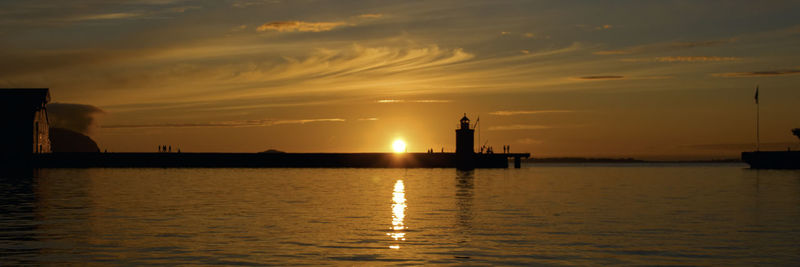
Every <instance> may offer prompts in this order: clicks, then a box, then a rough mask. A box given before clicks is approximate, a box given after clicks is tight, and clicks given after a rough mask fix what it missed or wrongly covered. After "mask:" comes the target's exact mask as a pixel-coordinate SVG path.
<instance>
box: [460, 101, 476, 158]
mask: <svg viewBox="0 0 800 267" xmlns="http://www.w3.org/2000/svg"><path fill="white" fill-rule="evenodd" d="M460 122H461V127H460V128H458V129H456V168H458V169H462V170H471V169H474V168H475V164H474V163H475V162H474V161H475V150H474V149H475V148H474V147H475V145H474V144H475V129H470V128H469V118H467V114H466V113H464V117H463V118H461V121H460Z"/></svg>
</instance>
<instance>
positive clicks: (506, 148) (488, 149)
mask: <svg viewBox="0 0 800 267" xmlns="http://www.w3.org/2000/svg"><path fill="white" fill-rule="evenodd" d="M484 151H486V154H494V148H493V147H491V146H482V147H481V152H480V153H481V154H483V152H484ZM503 153H511V146H509V145H504V146H503Z"/></svg>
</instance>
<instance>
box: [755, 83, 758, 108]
mask: <svg viewBox="0 0 800 267" xmlns="http://www.w3.org/2000/svg"><path fill="white" fill-rule="evenodd" d="M755 98H756V104H758V85H756V96H755Z"/></svg>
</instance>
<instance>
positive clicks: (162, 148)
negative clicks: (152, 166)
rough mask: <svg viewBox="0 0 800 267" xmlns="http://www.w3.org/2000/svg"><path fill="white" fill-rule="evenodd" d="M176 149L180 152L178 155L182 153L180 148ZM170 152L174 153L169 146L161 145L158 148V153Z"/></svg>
mask: <svg viewBox="0 0 800 267" xmlns="http://www.w3.org/2000/svg"><path fill="white" fill-rule="evenodd" d="M175 149H176V150H177V151H178V153H181V149H180V148H177V147H176V148H175ZM170 152H172V146H168V145H160V146H158V153H170Z"/></svg>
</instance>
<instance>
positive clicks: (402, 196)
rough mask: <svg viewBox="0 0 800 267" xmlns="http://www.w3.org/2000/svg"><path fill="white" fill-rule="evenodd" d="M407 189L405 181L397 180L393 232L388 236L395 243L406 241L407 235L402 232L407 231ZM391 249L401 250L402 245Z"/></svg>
mask: <svg viewBox="0 0 800 267" xmlns="http://www.w3.org/2000/svg"><path fill="white" fill-rule="evenodd" d="M405 192H406V187H405V185H404V184H403V180H397V182H395V184H394V192H392V228H391V229H392V232H391V233H386V235H388V236H390V237H392V238H393V239H394V240H395V241H405V240H406V233H404V232H402V231H403V230H405V229H406V225H405V223H404V222H403V221H404V220H405V218H406V193H405ZM389 248H391V249H399V248H400V245H399V244H395V245H391V246H389Z"/></svg>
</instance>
